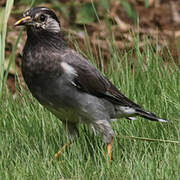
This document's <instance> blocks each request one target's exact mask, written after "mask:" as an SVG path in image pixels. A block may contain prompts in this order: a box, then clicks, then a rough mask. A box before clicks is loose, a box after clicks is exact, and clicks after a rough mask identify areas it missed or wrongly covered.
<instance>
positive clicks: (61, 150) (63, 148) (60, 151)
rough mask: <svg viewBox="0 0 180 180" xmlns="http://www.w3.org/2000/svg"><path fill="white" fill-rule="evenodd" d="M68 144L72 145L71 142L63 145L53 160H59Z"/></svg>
mask: <svg viewBox="0 0 180 180" xmlns="http://www.w3.org/2000/svg"><path fill="white" fill-rule="evenodd" d="M70 144H72V142H69V143H67V144H65V145H64V146H63V147H62V148H61V149H60V150H59V151H58V152H57V153H56V154H55V158H57V159H59V158H60V156H61V153H62V152H63V151H64V150H66V149H67V148H68V147H69V145H70Z"/></svg>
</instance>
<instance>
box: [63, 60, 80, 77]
mask: <svg viewBox="0 0 180 180" xmlns="http://www.w3.org/2000/svg"><path fill="white" fill-rule="evenodd" d="M61 67H62V68H63V70H64V73H65V74H67V75H69V76H77V72H76V70H75V69H74V68H73V67H72V66H71V65H69V64H68V63H66V62H62V63H61Z"/></svg>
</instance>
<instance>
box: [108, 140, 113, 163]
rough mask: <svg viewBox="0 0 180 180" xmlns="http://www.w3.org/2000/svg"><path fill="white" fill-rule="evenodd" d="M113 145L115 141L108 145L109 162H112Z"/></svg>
mask: <svg viewBox="0 0 180 180" xmlns="http://www.w3.org/2000/svg"><path fill="white" fill-rule="evenodd" d="M112 145H113V139H112V140H111V142H110V143H108V144H107V159H108V161H109V162H111V153H112Z"/></svg>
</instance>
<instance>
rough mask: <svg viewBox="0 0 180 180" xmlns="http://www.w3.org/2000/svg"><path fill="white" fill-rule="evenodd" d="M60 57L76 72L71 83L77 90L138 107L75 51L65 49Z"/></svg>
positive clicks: (120, 103) (123, 104)
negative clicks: (65, 51)
mask: <svg viewBox="0 0 180 180" xmlns="http://www.w3.org/2000/svg"><path fill="white" fill-rule="evenodd" d="M61 59H62V61H63V62H66V63H67V64H68V65H70V66H71V67H73V68H74V69H75V71H76V72H77V76H76V77H75V78H74V82H73V84H75V85H76V86H77V88H78V89H79V90H81V91H84V92H87V93H90V94H93V95H95V96H97V97H102V98H104V99H107V100H108V101H111V102H113V103H115V104H119V105H122V106H129V107H134V108H140V106H139V105H137V104H136V103H134V102H132V101H131V100H129V99H128V98H127V97H125V96H124V95H123V94H121V93H120V91H119V90H118V89H117V88H116V87H115V86H114V85H113V84H112V83H111V82H110V81H109V80H108V79H106V78H105V77H104V76H103V75H102V74H101V73H100V72H99V71H98V70H97V69H96V68H95V67H94V66H93V65H92V64H91V63H89V62H88V61H87V60H86V59H85V58H83V57H82V56H81V55H79V54H78V53H76V52H75V51H73V50H67V53H65V55H63V57H62V58H61Z"/></svg>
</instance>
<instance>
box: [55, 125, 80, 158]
mask: <svg viewBox="0 0 180 180" xmlns="http://www.w3.org/2000/svg"><path fill="white" fill-rule="evenodd" d="M63 125H64V126H65V128H66V129H67V132H68V139H69V142H68V143H67V144H65V145H64V146H63V147H62V148H61V149H60V150H59V151H58V152H57V153H56V154H55V157H56V158H58V159H59V158H60V156H61V153H62V152H63V151H64V150H66V149H67V148H68V147H69V145H70V144H72V143H73V141H74V139H75V138H76V137H77V135H78V131H77V127H76V124H74V123H70V122H63Z"/></svg>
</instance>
